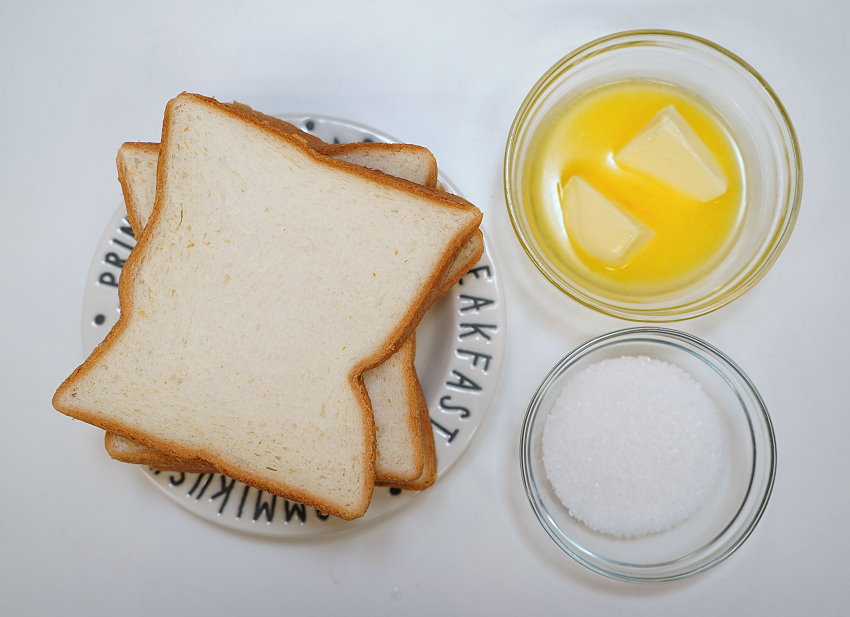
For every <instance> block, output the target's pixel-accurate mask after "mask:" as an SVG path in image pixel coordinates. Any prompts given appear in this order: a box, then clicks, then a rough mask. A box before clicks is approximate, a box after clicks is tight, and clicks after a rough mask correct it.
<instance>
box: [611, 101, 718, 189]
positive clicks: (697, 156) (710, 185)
mask: <svg viewBox="0 0 850 617" xmlns="http://www.w3.org/2000/svg"><path fill="white" fill-rule="evenodd" d="M615 160H616V161H617V163H618V164H619V165H622V166H623V167H626V168H631V169H634V170H636V171H640V172H643V173H645V174H647V175H649V176H652V177H654V178H657V179H658V180H661V181H662V182H664V183H666V184H668V185H670V186H672V187H673V188H675V189H678V190H679V191H681V192H683V193H685V194H686V195H689V196H691V197H694V198H696V199H699V200H700V201H711V200H712V199H716V198H718V197H720V196H721V195H723V193H725V192H726V177H725V176H724V174H723V171H722V170H721V169H720V166H719V165H718V164H717V161H716V160H715V158H714V156H713V155H712V153H711V151H710V150H709V149H708V147H707V146H706V145H705V143H704V142H703V141H702V140H701V139H700V138H699V136H698V135H697V134H696V133H695V132H694V130H693V128H691V126H690V125H689V124H688V122H687V120H685V119H684V118H683V117H682V114H680V113H679V111H678V110H677V109H676V108H675V107H674V106H673V105H668V106H667V107H665V108H663V109H662V110H661V111H659V112H658V113H657V114H655V116H654V117H653V118H652V120H651V121H650V122H649V124H648V125H647V126H646V127H645V128H644V129H643V130H642V131H641V132H640V133H638V134H637V136H635V137H634V138H633V139H632V140H631V141H630V142H629V143H628V144H626V145H625V146H624V147H623V149H622V150H620V152H619V153H617V155H616V156H615Z"/></svg>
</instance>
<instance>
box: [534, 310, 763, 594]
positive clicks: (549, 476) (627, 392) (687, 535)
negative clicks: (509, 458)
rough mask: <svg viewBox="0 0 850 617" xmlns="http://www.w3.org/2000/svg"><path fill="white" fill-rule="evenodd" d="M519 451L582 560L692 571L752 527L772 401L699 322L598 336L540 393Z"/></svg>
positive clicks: (638, 572) (564, 545) (540, 497)
mask: <svg viewBox="0 0 850 617" xmlns="http://www.w3.org/2000/svg"><path fill="white" fill-rule="evenodd" d="M520 448H521V452H520V463H521V468H522V478H523V484H524V486H525V490H526V494H527V495H528V499H529V501H530V503H531V506H532V508H533V510H534V513H535V514H536V515H537V518H538V520H539V521H540V523H541V524H542V525H543V528H544V529H545V530H546V532H547V533H548V534H549V536H550V537H551V538H552V539H553V540H554V541H555V543H556V544H557V545H558V546H559V547H560V548H561V549H562V550H564V551H565V552H566V553H567V554H569V555H570V556H571V557H572V558H574V559H575V560H576V561H578V562H579V563H581V564H582V565H584V566H586V567H588V568H590V569H591V570H593V571H595V572H598V573H600V574H603V575H605V576H608V577H611V578H614V579H618V580H622V581H628V582H660V581H670V580H676V579H680V578H685V577H688V576H692V575H694V574H696V573H698V572H702V571H704V570H706V569H708V568H710V567H712V566H714V565H716V564H718V563H720V562H721V561H723V560H724V559H725V558H727V557H728V556H729V555H731V554H732V553H733V552H734V551H735V550H736V549H737V548H738V547H739V546H740V545H741V544H743V542H744V540H746V538H747V537H748V536H749V535H750V533H751V532H752V531H753V529H754V528H755V526H756V524H757V523H758V521H759V519H760V518H761V515H762V513H763V512H764V509H765V507H766V505H767V501H768V499H769V497H770V493H771V489H772V487H773V480H774V476H775V473H776V445H775V440H774V435H773V427H772V424H771V421H770V416H769V414H768V411H767V408H766V407H765V405H764V402H763V401H762V399H761V396H760V395H759V393H758V391H757V390H756V388H755V386H754V385H753V384H752V382H751V381H750V380H749V378H748V377H747V376H746V374H745V373H744V372H743V371H742V370H741V369H740V368H739V367H738V366H737V365H736V364H735V363H734V362H733V361H732V360H731V359H730V358H728V357H727V356H726V355H725V354H723V353H722V352H720V351H719V350H717V349H715V348H714V347H712V346H711V345H709V344H708V343H706V342H705V341H702V340H700V339H698V338H696V337H694V336H691V335H689V334H685V333H683V332H678V331H675V330H669V329H665V328H656V327H639V328H630V329H626V330H619V331H617V332H612V333H610V334H605V335H603V336H600V337H598V338H596V339H594V340H592V341H589V342H588V343H585V344H584V345H582V346H581V347H579V348H577V349H576V350H574V351H573V352H571V353H570V354H569V355H567V356H566V357H565V358H563V359H562V360H561V361H560V362H558V364H557V365H556V366H555V367H554V368H553V369H552V371H551V372H550V373H549V374H548V375H547V376H546V378H545V379H544V380H543V382H542V383H541V384H540V387H539V388H538V389H537V392H536V393H535V394H534V396H533V397H532V400H531V403H530V405H529V408H528V412H527V414H526V417H525V421H524V422H523V427H522V435H521V444H520Z"/></svg>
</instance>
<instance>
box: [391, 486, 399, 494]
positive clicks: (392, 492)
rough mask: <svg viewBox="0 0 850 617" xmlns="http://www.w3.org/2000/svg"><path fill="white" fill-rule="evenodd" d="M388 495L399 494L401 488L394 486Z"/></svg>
mask: <svg viewBox="0 0 850 617" xmlns="http://www.w3.org/2000/svg"><path fill="white" fill-rule="evenodd" d="M390 495H401V489H400V488H396V487H395V486H394V487H392V488H391V489H390Z"/></svg>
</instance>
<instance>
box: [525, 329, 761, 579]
mask: <svg viewBox="0 0 850 617" xmlns="http://www.w3.org/2000/svg"><path fill="white" fill-rule="evenodd" d="M641 337H644V338H641ZM645 337H655V338H654V339H653V338H645ZM636 341H639V342H649V343H653V344H659V343H663V344H672V345H673V346H674V347H676V348H678V349H679V350H681V351H684V352H687V353H691V354H694V355H696V356H697V357H698V358H699V359H700V360H703V361H706V360H705V358H706V357H707V358H711V359H714V360H718V361H719V362H720V363H721V364H722V365H724V367H725V368H726V369H728V370H730V371H731V372H732V373H734V374H735V375H736V376H737V377H739V378H740V380H741V386H742V388H743V389H745V390H746V391H747V392H748V393H749V394H750V395H751V396H752V399H753V401H754V402H755V404H754V406H753V408H752V409H746V408H745V406H744V405H743V403H742V408H741V410H740V411H741V412H742V413H745V414H747V416H748V422H749V424H750V425H751V426H752V425H753V424H758V428H759V429H761V430H762V431H763V432H764V435H765V440H766V448H763V450H762V451H763V452H766V453H764V454H763V455H762V456H763V458H764V459H765V460H762V461H760V460H759V457H758V456H757V452H756V447H757V446H756V445H755V443H754V442H755V436H753V439H752V440H751V441H752V442H753V443H752V449H753V454H754V456H753V463H752V465H753V470H754V471H753V476H754V477H755V476H756V468H757V467H759V466H760V467H761V471H762V473H764V472H765V471H766V478H765V480H764V486H763V487H762V488H760V490H759V491H758V493H753V487H752V486H751V487H750V488H749V489H748V490H747V492H746V494H745V495H744V497H743V499H742V501H741V503H740V504H739V505H738V508H737V510H736V511H735V514H734V516H733V517H732V518H731V520H729V521H727V522H726V524H725V527H724V529H726V528H728V527H730V526H731V525H733V523H735V522H736V521H738V520H739V519H742V517H743V518H744V519H746V518H747V517H750V520H749V521H748V522H747V523H746V525H744V526H743V527H742V528H740V529H739V530H737V531H736V532H735V533H734V534H733V536H732V541H730V542H729V543H728V546H726V547H725V549H724V550H722V551H720V552H719V553H718V554H716V555H714V556H713V557H712V558H711V559H709V560H707V561H705V562H700V561H697V562H696V563H695V564H694V565H692V566H689V567H687V568H685V569H682V570H679V571H674V572H672V573H667V574H653V573H647V574H645V575H642V574H639V573H635V572H634V571H633V570H634V569H635V568H640V567H647V568H651V567H658V566H661V565H671V564H675V563H677V562H683V561H686V560H687V559H688V558H691V559H693V558H695V557H697V556H699V555H701V554H703V553H706V552H707V551H709V550H710V549H711V548H712V547H713V546H715V544H716V543H717V541H718V540H719V539H720V535H717V536H715V537H714V538H713V539H712V540H711V541H710V542H708V543H707V544H705V545H703V546H702V547H700V548H699V549H697V550H696V551H693V552H691V553H687V554H685V555H682V556H679V557H676V558H673V559H671V560H668V561H666V562H663V563H660V564H648V565H646V566H641V565H640V564H632V563H626V562H622V561H615V560H611V559H608V558H606V557H604V556H601V555H598V554H596V553H594V552H592V551H590V550H588V549H586V548H585V547H583V546H581V545H579V544H578V543H576V542H574V541H573V540H572V539H571V538H570V536H569V535H568V534H567V533H566V532H564V531H563V530H562V529H561V527H560V526H559V525H558V524H557V523H556V522H555V520H554V518H553V517H552V516H551V514H550V512H549V510H548V509H547V508H546V507H545V506H544V505H543V503H542V499H541V497H540V495H539V488H538V483H539V482H540V481H543V482H545V481H546V478H545V477H542V478H539V479H538V478H536V477H535V475H534V473H533V472H532V470H531V466H532V453H531V449H532V438H531V433H532V429H533V428H534V426H535V423H536V422H538V421H541V422H542V421H544V420H545V418H544V417H542V416H540V403H541V401H542V400H543V398H544V397H545V395H546V394H547V393H548V392H549V391H550V389H551V388H552V387H553V385H554V384H555V383H556V382H557V381H558V380H559V379H560V378H562V377H563V376H564V375H565V374H566V372H567V371H568V369H569V368H570V367H571V366H572V365H573V364H574V363H575V362H576V361H578V360H580V359H582V358H584V357H586V356H587V355H588V354H589V353H593V352H594V351H597V350H600V349H604V348H607V347H608V346H609V345H611V344H617V343H628V342H636ZM677 343H679V344H677ZM681 343H686V344H689V345H692V346H694V347H696V348H697V350H698V351H699V353H698V354H695V353H694V352H693V351H692V350H689V349H683V348H682V346H681ZM715 370H716V369H715ZM721 377H723V379H724V381H726V382H727V385H728V386H729V387H733V386H731V385H730V384H729V383H728V378H726V377H725V376H722V375H721ZM751 432H752V433H753V435H755V432H756V428H755V427H753V428H751ZM519 459H520V474H521V477H522V484H523V489H524V491H525V495H526V498H527V499H528V502H529V504H530V505H531V509H532V511H533V512H534V515H535V517H536V518H537V521H538V522H539V523H540V525H541V526H542V527H543V529H544V531H545V532H546V534H547V535H548V536H549V537H550V538H551V539H552V540H553V541H554V542H555V544H556V546H558V548H559V549H561V550H562V551H563V552H565V553H566V554H567V555H569V556H570V557H571V558H572V559H573V560H575V561H576V562H577V563H579V564H581V565H582V566H584V567H585V568H587V569H589V570H591V571H593V572H596V573H597V574H601V575H603V576H606V577H608V578H611V579H615V580H619V581H623V582H628V583H662V582H668V581H674V580H680V579H684V578H690V577H692V576H695V575H696V574H699V573H700V572H704V571H706V570H709V569H711V568H713V567H714V566H716V565H718V564H720V563H721V562H723V561H725V560H726V559H727V558H728V557H729V556H731V555H732V554H733V553H735V552H736V551H737V550H738V548H740V547H741V546H742V545H743V544H744V542H745V541H746V539H747V538H748V537H749V536H750V534H752V532H753V530H754V529H755V528H756V526H757V525H758V523H759V521H760V520H761V517H762V515H763V514H764V511H765V509H766V508H767V504H768V502H769V501H770V497H771V494H772V492H773V486H774V483H775V479H776V468H777V460H776V459H777V451H776V435H775V432H774V429H773V422H772V420H771V417H770V413H769V411H768V409H767V406H766V404H765V403H764V400H763V399H762V397H761V394H760V393H759V391H758V389H757V388H756V387H755V384H754V383H753V382H752V380H751V379H750V378H749V376H748V375H747V374H746V373H745V372H744V370H743V369H742V368H741V367H740V366H738V364H737V363H736V362H735V361H734V360H732V358H730V357H729V356H728V355H727V354H725V353H724V352H722V351H721V350H719V349H717V348H716V347H714V346H713V345H711V344H710V343H708V342H707V341H705V340H703V339H701V338H699V337H697V336H695V335H692V334H689V333H686V332H683V331H680V330H673V329H670V328H664V327H658V326H636V327H631V328H624V329H621V330H614V331H612V332H607V333H605V334H601V335H599V336H597V337H594V338H592V339H590V340H588V341H586V342H585V343H582V344H581V345H579V346H578V347H576V348H575V349H573V350H572V351H570V352H569V353H567V354H566V355H565V356H563V357H562V358H561V359H560V360H558V362H556V363H555V365H554V366H553V367H552V368H551V369H550V370H549V371H548V372H547V373H546V376H545V377H544V378H543V379H542V380H541V382H540V384H539V385H538V387H537V389H536V390H535V392H534V394H533V395H532V397H531V399H530V401H529V404H528V407H527V409H526V412H525V415H524V417H523V421H522V427H521V431H520V444H519ZM751 482H752V480H751ZM748 504H749V509H747V510H746V511H745V507H746V506H747V505H748ZM588 555H589V556H588ZM592 557H596V558H597V560H596V561H594V560H593V559H592ZM599 561H604V562H605V563H607V564H610V565H611V566H612V567H605V566H604V565H601V564H600V563H598V562H599ZM615 566H623V567H624V568H630V570H629V571H626V570H625V569H622V570H617V569H615Z"/></svg>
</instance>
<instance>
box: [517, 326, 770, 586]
mask: <svg viewBox="0 0 850 617" xmlns="http://www.w3.org/2000/svg"><path fill="white" fill-rule="evenodd" d="M621 356H648V357H650V358H655V359H659V360H663V361H665V362H668V363H670V364H673V365H675V366H678V367H679V368H681V369H682V370H684V371H686V372H687V373H689V374H690V375H691V376H692V377H693V378H694V380H695V381H697V382H698V383H699V384H700V385H701V386H702V389H703V391H704V392H705V393H706V394H707V395H708V396H709V398H711V399H712V401H713V403H714V405H715V407H716V408H717V410H718V413H719V416H720V420H721V426H722V431H721V433H722V436H723V439H724V442H725V443H724V449H723V456H722V460H721V462H720V471H719V476H718V480H717V482H716V484H714V485H713V489H712V492H711V494H710V496H709V498H708V499H706V500H705V501H704V502H703V503H702V505H701V506H699V508H698V509H697V510H696V512H695V513H693V514H692V515H691V516H690V517H689V518H687V519H686V520H684V521H683V522H681V523H679V524H678V525H676V526H674V527H671V528H669V529H667V530H666V531H661V532H657V533H652V534H648V535H643V536H640V537H633V538H622V537H616V536H613V535H608V534H605V533H601V532H597V531H593V530H591V529H590V528H589V527H587V526H586V525H585V524H584V523H582V522H580V521H579V520H577V519H576V518H573V516H572V515H571V514H570V512H569V511H568V509H567V508H566V507H565V506H564V505H563V504H562V502H561V501H560V500H559V499H558V497H557V495H556V494H555V492H554V489H553V488H552V486H551V484H550V482H549V480H548V478H547V475H546V470H545V468H544V464H543V453H542V450H543V446H542V440H543V433H544V425H545V422H546V418H547V416H548V415H549V413H550V411H551V409H552V406H553V404H554V403H555V401H556V399H557V398H558V395H559V394H560V392H561V390H562V389H563V387H564V385H565V384H566V382H567V380H569V379H571V378H572V377H573V376H574V375H575V374H577V373H578V372H580V371H581V370H582V369H584V368H585V367H587V366H589V365H590V364H593V363H596V362H598V361H600V360H604V359H608V358H618V357H621ZM520 442H521V443H520V465H521V471H522V480H523V484H524V487H525V491H526V494H527V496H528V500H529V502H530V503H531V506H532V509H533V510H534V513H535V515H536V516H537V519H538V520H539V521H540V523H541V525H542V526H543V528H544V529H545V531H546V533H547V534H549V536H550V537H551V538H552V540H554V541H555V544H557V545H558V546H559V547H560V548H561V549H562V550H563V551H565V552H566V553H567V554H568V555H570V557H572V558H573V559H575V560H576V561H577V562H579V563H580V564H582V565H584V566H586V567H587V568H589V569H591V570H593V571H594V572H597V573H599V574H603V575H605V576H608V577H610V578H614V579H618V580H621V581H628V582H661V581H670V580H676V579H681V578H685V577H689V576H692V575H694V574H697V573H699V572H702V571H705V570H707V569H708V568H711V567H712V566H715V565H717V564H718V563H720V562H721V561H723V560H724V559H726V558H727V557H728V556H729V555H731V554H732V553H733V552H735V550H736V549H738V547H740V546H741V545H742V544H743V543H744V541H745V540H746V539H747V537H748V536H749V535H750V533H751V532H752V531H753V529H754V528H755V526H756V524H757V523H758V521H759V519H760V518H761V515H762V513H763V512H764V509H765V507H766V505H767V502H768V499H769V497H770V493H771V490H772V487H773V481H774V476H775V473H776V444H775V440H774V434H773V427H772V424H771V421H770V416H769V415H768V411H767V409H766V407H765V405H764V402H763V401H762V399H761V397H760V396H759V393H758V392H757V390H756V388H755V386H754V385H753V384H752V382H751V381H750V380H749V378H748V377H747V376H746V374H744V372H743V371H742V370H741V369H740V368H739V367H738V366H737V365H736V364H735V363H734V362H733V361H732V360H731V359H730V358H729V357H727V356H726V355H724V354H723V353H722V352H720V351H718V350H717V349H715V348H714V347H712V346H711V345H709V344H708V343H706V342H704V341H702V340H700V339H698V338H696V337H694V336H691V335H689V334H685V333H682V332H678V331H675V330H669V329H664V328H658V327H653V326H644V327H637V328H630V329H626V330H619V331H617V332H612V333H609V334H605V335H603V336H600V337H598V338H596V339H593V340H591V341H590V342H588V343H585V344H584V345H582V346H580V347H578V348H577V349H575V350H574V351H572V352H571V353H570V354H568V355H567V356H566V357H565V358H563V359H562V360H561V361H560V362H558V363H557V364H556V365H555V367H554V368H553V369H552V370H551V372H550V373H549V374H548V375H547V376H546V378H545V379H544V380H543V382H542V383H541V384H540V386H539V387H538V389H537V391H536V392H535V394H534V396H533V397H532V399H531V403H530V405H529V407H528V411H527V413H526V416H525V420H524V422H523V425H522V434H521V439H520Z"/></svg>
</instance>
